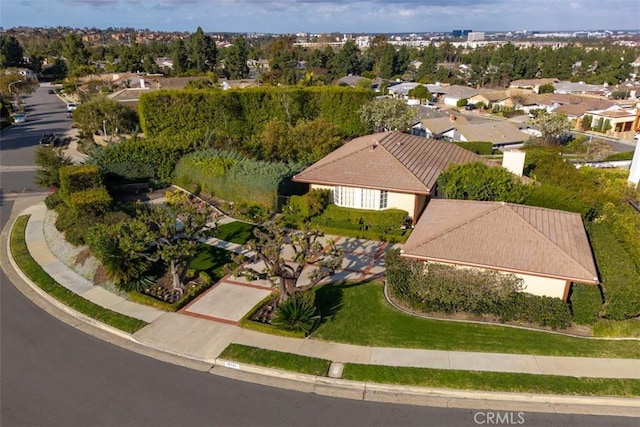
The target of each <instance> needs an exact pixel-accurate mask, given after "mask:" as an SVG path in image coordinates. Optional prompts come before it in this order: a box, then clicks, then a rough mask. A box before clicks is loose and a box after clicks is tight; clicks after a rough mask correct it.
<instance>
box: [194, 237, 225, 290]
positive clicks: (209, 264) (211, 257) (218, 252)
mask: <svg viewBox="0 0 640 427" xmlns="http://www.w3.org/2000/svg"><path fill="white" fill-rule="evenodd" d="M231 256H232V253H231V252H229V251H227V250H224V249H220V248H217V247H215V246H211V245H206V244H201V245H199V246H198V254H197V255H196V257H195V258H194V259H193V261H191V268H192V269H194V270H198V271H205V272H206V273H207V274H208V275H209V276H211V278H212V279H213V281H214V282H217V281H218V280H220V279H221V278H223V277H224V275H225V270H224V266H225V265H227V264H230V265H229V268H231V269H233V268H234V267H235V264H234V263H233V262H232V260H231Z"/></svg>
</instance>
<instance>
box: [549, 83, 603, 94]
mask: <svg viewBox="0 0 640 427" xmlns="http://www.w3.org/2000/svg"><path fill="white" fill-rule="evenodd" d="M553 87H554V88H555V93H599V94H604V93H605V92H607V90H608V88H607V86H603V85H591V84H587V83H585V82H558V83H554V84H553Z"/></svg>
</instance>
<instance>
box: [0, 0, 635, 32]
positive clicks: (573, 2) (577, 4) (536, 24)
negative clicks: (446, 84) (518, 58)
mask: <svg viewBox="0 0 640 427" xmlns="http://www.w3.org/2000/svg"><path fill="white" fill-rule="evenodd" d="M0 25H1V26H2V27H4V28H5V29H8V28H12V27H17V26H27V27H58V26H63V27H72V28H85V27H87V28H99V29H106V28H108V27H114V28H116V27H120V28H135V29H145V28H147V29H150V30H155V31H188V32H194V31H195V30H196V29H197V28H198V27H202V29H203V30H204V31H205V32H243V33H247V32H257V33H274V34H291V33H298V32H307V33H330V32H338V33H423V32H438V31H443V32H449V31H452V30H454V29H470V30H474V31H514V30H528V31H534V30H535V31H560V30H564V31H572V30H616V29H626V30H629V29H631V30H640V3H639V0H369V1H359V0H2V3H1V5H0Z"/></svg>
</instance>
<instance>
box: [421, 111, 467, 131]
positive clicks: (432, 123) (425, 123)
mask: <svg viewBox="0 0 640 427" xmlns="http://www.w3.org/2000/svg"><path fill="white" fill-rule="evenodd" d="M454 117H455V116H454ZM420 122H421V123H422V127H424V128H425V129H427V130H428V131H429V132H431V133H432V134H434V135H435V134H439V133H443V132H446V131H448V130H451V129H453V128H454V127H456V124H458V123H459V122H458V120H457V119H456V118H454V119H453V120H451V118H450V117H437V118H434V119H424V120H421V121H420ZM462 122H464V123H466V122H467V120H466V119H464V118H462Z"/></svg>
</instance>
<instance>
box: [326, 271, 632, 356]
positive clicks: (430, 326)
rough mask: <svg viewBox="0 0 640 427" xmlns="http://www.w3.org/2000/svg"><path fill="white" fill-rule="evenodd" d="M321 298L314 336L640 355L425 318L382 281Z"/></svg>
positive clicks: (612, 345)
mask: <svg viewBox="0 0 640 427" xmlns="http://www.w3.org/2000/svg"><path fill="white" fill-rule="evenodd" d="M316 295H317V297H316V301H317V302H318V304H319V305H320V307H321V310H322V313H323V316H325V317H326V319H325V320H324V321H323V323H322V324H321V325H320V327H319V328H318V330H316V331H315V332H314V334H313V338H315V339H320V340H326V341H335V342H342V343H350V344H355V345H365V346H376V347H404V348H423V349H434V350H457V351H479V352H489V353H516V354H517V353H520V354H536V355H550V356H584V357H615V358H633V359H635V358H640V342H638V341H607V340H593V339H584V338H573V337H568V336H563V335H557V334H550V333H545V332H536V331H529V330H524V329H515V328H509V327H503V326H494V325H481V324H473V323H462V322H447V321H442V320H431V319H422V318H418V317H414V316H409V315H406V314H403V313H401V312H399V311H397V310H396V309H395V308H393V307H392V306H391V305H389V304H388V303H387V302H386V300H385V299H384V294H383V285H382V284H381V283H380V282H365V283H362V284H357V283H356V284H354V283H347V284H335V285H327V286H324V287H322V288H319V289H318V290H317V294H316Z"/></svg>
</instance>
